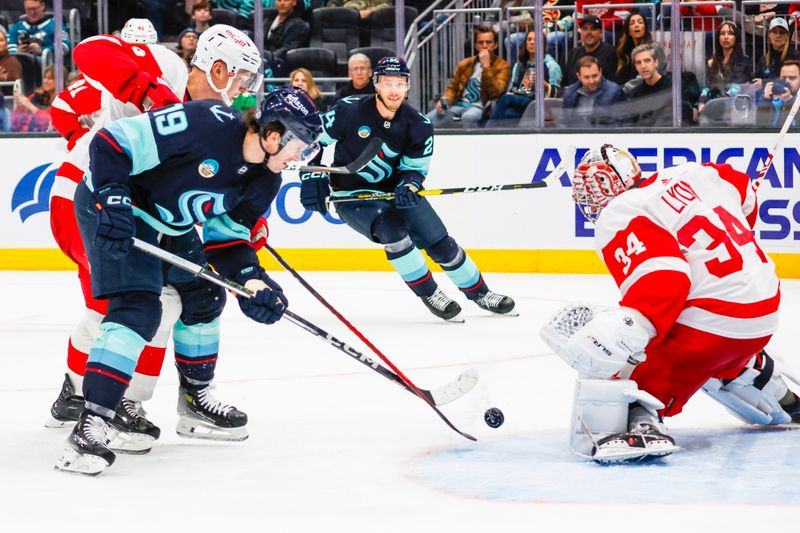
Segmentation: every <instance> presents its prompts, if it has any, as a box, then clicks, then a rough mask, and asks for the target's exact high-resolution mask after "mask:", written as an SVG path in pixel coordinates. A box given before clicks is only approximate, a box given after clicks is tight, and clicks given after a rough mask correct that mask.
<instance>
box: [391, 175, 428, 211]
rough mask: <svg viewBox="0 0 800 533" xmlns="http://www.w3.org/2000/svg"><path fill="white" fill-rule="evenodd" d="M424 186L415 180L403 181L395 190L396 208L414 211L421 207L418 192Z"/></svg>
mask: <svg viewBox="0 0 800 533" xmlns="http://www.w3.org/2000/svg"><path fill="white" fill-rule="evenodd" d="M421 189H422V185H421V184H419V183H417V182H415V181H413V180H402V181H401V182H400V183H399V184H398V185H397V188H395V190H394V206H395V207H396V208H397V209H413V208H414V207H417V206H418V205H419V195H418V194H417V191H419V190H421Z"/></svg>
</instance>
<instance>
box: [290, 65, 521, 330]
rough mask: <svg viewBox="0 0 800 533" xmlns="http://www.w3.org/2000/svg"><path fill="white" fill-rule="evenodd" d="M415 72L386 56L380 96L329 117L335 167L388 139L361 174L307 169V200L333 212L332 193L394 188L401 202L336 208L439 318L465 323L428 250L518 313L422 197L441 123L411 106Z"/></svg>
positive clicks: (479, 296)
mask: <svg viewBox="0 0 800 533" xmlns="http://www.w3.org/2000/svg"><path fill="white" fill-rule="evenodd" d="M410 77H411V76H410V73H409V70H408V67H406V64H405V62H404V61H403V60H402V59H400V58H397V57H384V58H383V59H381V60H380V61H379V62H378V64H377V66H376V68H375V73H374V76H373V81H374V82H375V88H376V92H377V94H376V95H369V96H360V97H347V98H343V99H341V100H340V101H339V103H338V104H337V106H336V108H334V109H333V110H332V111H329V112H328V113H327V114H325V115H324V116H323V129H324V132H323V134H322V136H321V137H320V143H321V144H323V145H329V144H332V143H334V142H335V143H336V151H335V155H334V162H333V164H334V165H342V164H346V163H349V162H350V161H353V160H355V159H356V158H357V157H358V156H359V155H360V154H361V153H362V151H363V150H364V148H365V146H366V145H367V144H368V143H369V141H370V140H371V137H372V136H373V135H374V136H377V137H380V138H381V139H383V140H384V143H383V145H382V147H381V151H380V153H379V154H378V155H377V156H376V158H375V159H374V160H373V161H372V162H371V163H370V164H368V165H367V166H366V167H364V169H363V170H362V171H360V172H359V173H358V174H333V175H329V174H328V173H303V174H301V176H300V178H301V180H302V187H301V191H300V199H301V202H302V204H303V206H304V207H305V208H306V209H311V210H314V211H318V212H320V213H322V214H325V213H327V200H328V196H330V195H333V196H347V195H349V194H353V193H362V192H370V191H371V192H393V193H394V194H395V199H394V200H371V201H352V202H343V203H340V204H337V207H336V211H337V213H338V215H339V217H341V219H342V220H343V221H344V222H346V223H347V225H348V226H350V227H351V228H353V229H355V230H356V231H358V232H359V233H361V234H362V235H364V236H365V237H367V238H368V239H370V240H371V241H373V242H378V243H380V244H382V245H383V246H384V249H385V250H386V257H387V258H388V259H389V262H390V263H391V264H392V266H393V267H394V268H395V269H396V270H397V272H398V273H399V274H400V276H401V277H402V278H403V280H404V281H405V282H406V284H407V285H408V287H409V288H410V289H411V290H412V291H413V292H414V294H416V295H417V296H418V297H419V298H420V299H421V300H422V302H423V303H424V304H425V306H426V307H427V308H428V309H429V310H430V311H431V313H433V314H434V315H436V316H438V317H440V318H443V319H444V320H448V321H454V322H463V319H462V318H461V307H460V306H459V305H458V303H457V302H455V301H454V300H451V299H450V298H448V297H447V296H446V295H445V294H444V293H443V292H442V291H441V289H439V288H438V286H437V284H436V281H435V280H434V279H433V277H432V276H431V272H430V270H429V269H428V266H427V264H426V262H425V258H424V256H423V255H422V252H420V248H422V249H424V250H425V251H426V252H427V253H428V255H429V256H430V258H431V259H433V260H434V261H436V262H437V263H438V264H439V265H440V266H441V267H442V269H443V270H444V271H445V273H446V274H447V276H448V277H449V278H450V279H451V280H452V281H453V283H455V284H456V286H458V288H459V289H460V290H461V291H462V292H463V293H464V294H465V295H466V297H467V298H469V299H470V300H472V301H474V302H475V303H476V304H477V305H478V306H480V307H481V308H483V309H486V310H487V311H491V312H493V313H497V314H515V313H514V300H512V299H511V298H509V297H508V296H503V295H501V294H497V293H494V292H492V291H490V290H489V287H488V286H487V285H486V282H485V281H484V280H483V276H482V275H481V273H480V271H479V270H478V267H477V266H475V263H474V262H473V261H472V259H470V257H469V256H468V255H467V254H466V253H465V252H464V250H463V249H462V248H461V247H460V246H459V245H458V244H457V243H456V241H455V240H454V239H453V238H452V237H451V236H450V235H449V234H448V233H447V228H445V226H444V224H443V223H442V221H441V219H440V218H439V216H438V215H437V214H436V212H435V211H434V210H433V208H432V207H431V206H430V204H429V203H428V201H427V200H426V199H425V198H424V197H421V196H419V195H418V194H417V192H418V191H420V190H422V188H423V182H424V180H425V177H426V176H427V174H428V169H429V167H430V160H431V156H432V155H433V126H431V123H430V120H428V118H427V117H425V116H424V115H422V114H420V113H419V112H418V111H417V110H416V109H414V108H413V107H411V106H410V105H408V104H406V103H405V99H406V95H407V93H408V88H409V82H410Z"/></svg>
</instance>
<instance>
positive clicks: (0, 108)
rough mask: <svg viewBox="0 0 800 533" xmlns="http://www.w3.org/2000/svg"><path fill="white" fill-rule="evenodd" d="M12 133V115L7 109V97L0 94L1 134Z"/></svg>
mask: <svg viewBox="0 0 800 533" xmlns="http://www.w3.org/2000/svg"><path fill="white" fill-rule="evenodd" d="M8 131H11V114H10V113H9V112H8V109H6V96H5V95H4V94H3V93H0V133H5V132H8Z"/></svg>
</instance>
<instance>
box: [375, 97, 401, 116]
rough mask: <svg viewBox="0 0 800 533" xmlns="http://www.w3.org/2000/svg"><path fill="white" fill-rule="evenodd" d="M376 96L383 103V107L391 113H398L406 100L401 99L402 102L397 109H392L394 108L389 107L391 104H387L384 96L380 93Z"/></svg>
mask: <svg viewBox="0 0 800 533" xmlns="http://www.w3.org/2000/svg"><path fill="white" fill-rule="evenodd" d="M375 96H377V97H378V100H380V102H381V104H382V105H383V107H385V108H386V109H387V110H388V111H389V112H390V113H397V111H398V110H399V109H400V106H401V105H403V101H404V100H405V99H404V98H403V99H401V100H400V101H399V102H398V103H397V107H395V108H392V106H390V105H389V102H387V101H386V100H384V99H383V96H381V95H380V94H379V93H376V95H375Z"/></svg>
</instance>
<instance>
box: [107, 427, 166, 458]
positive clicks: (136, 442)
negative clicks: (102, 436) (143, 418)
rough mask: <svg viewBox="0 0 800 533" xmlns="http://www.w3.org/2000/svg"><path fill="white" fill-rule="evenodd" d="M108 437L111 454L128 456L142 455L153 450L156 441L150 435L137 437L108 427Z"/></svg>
mask: <svg viewBox="0 0 800 533" xmlns="http://www.w3.org/2000/svg"><path fill="white" fill-rule="evenodd" d="M108 437H109V439H110V441H109V443H108V448H109V449H110V450H111V451H112V452H118V453H127V454H130V455H143V454H145V453H148V452H149V451H150V450H151V449H152V448H153V443H154V442H155V441H156V439H154V438H153V437H151V436H150V435H139V434H135V433H127V432H125V431H118V430H115V429H113V428H111V427H109V431H108Z"/></svg>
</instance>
